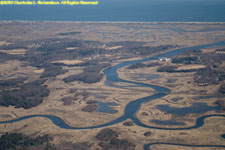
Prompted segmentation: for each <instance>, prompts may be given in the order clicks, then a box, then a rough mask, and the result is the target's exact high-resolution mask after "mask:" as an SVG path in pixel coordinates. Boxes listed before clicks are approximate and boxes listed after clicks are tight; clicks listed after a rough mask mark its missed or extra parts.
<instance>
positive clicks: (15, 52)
mask: <svg viewBox="0 0 225 150" xmlns="http://www.w3.org/2000/svg"><path fill="white" fill-rule="evenodd" d="M0 52H3V53H7V54H10V55H24V54H26V50H25V49H14V50H0Z"/></svg>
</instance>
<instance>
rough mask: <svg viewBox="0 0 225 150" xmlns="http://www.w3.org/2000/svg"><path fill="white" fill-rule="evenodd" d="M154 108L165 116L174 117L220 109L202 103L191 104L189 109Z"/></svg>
mask: <svg viewBox="0 0 225 150" xmlns="http://www.w3.org/2000/svg"><path fill="white" fill-rule="evenodd" d="M156 108H157V109H159V110H160V111H162V112H165V113H166V114H174V115H176V116H185V115H187V114H201V113H206V112H208V111H213V110H220V109H221V108H220V107H219V106H208V104H207V103H203V102H196V103H193V104H192V105H191V106H190V107H182V108H177V107H171V106H169V105H157V106H156Z"/></svg>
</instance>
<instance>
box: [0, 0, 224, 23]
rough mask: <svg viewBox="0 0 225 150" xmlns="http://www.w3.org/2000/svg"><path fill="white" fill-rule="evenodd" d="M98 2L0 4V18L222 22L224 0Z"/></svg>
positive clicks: (111, 0)
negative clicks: (41, 4)
mask: <svg viewBox="0 0 225 150" xmlns="http://www.w3.org/2000/svg"><path fill="white" fill-rule="evenodd" d="M0 1H1V0H0ZM42 1H43V0H42ZM45 1H46V0H45ZM87 1H91V0H87ZM93 1H95V0H93ZM98 1H99V4H98V5H95V6H94V5H87V6H85V5H74V6H68V5H66V6H65V5H55V6H49V5H44V6H40V5H33V6H28V5H26V6H19V5H8V6H6V5H1V6H0V20H33V21H39V20H41V21H124V22H126V21H128V22H225V0H98Z"/></svg>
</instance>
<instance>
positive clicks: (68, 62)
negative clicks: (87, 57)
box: [52, 60, 83, 65]
mask: <svg viewBox="0 0 225 150" xmlns="http://www.w3.org/2000/svg"><path fill="white" fill-rule="evenodd" d="M82 62H83V61H81V60H59V61H53V62H52V63H64V64H66V65H74V64H79V63H82Z"/></svg>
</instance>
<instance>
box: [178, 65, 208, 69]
mask: <svg viewBox="0 0 225 150" xmlns="http://www.w3.org/2000/svg"><path fill="white" fill-rule="evenodd" d="M200 68H205V66H204V65H185V66H180V67H178V68H177V70H188V69H200Z"/></svg>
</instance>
